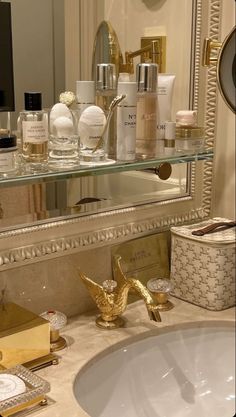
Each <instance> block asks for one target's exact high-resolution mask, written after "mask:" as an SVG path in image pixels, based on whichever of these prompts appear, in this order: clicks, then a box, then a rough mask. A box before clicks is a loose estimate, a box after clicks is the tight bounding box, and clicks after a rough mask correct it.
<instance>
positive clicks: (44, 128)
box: [18, 92, 48, 172]
mask: <svg viewBox="0 0 236 417" xmlns="http://www.w3.org/2000/svg"><path fill="white" fill-rule="evenodd" d="M24 99H25V110H24V111H22V112H20V115H19V119H18V128H19V131H20V136H21V141H22V158H23V161H24V162H25V167H26V171H31V172H37V171H45V169H46V166H47V161H48V114H47V112H46V111H44V110H42V95H41V93H39V92H26V93H25V94H24Z"/></svg>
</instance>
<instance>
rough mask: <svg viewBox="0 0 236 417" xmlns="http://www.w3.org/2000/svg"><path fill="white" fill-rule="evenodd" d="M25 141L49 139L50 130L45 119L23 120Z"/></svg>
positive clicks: (39, 141) (34, 141)
mask: <svg viewBox="0 0 236 417" xmlns="http://www.w3.org/2000/svg"><path fill="white" fill-rule="evenodd" d="M22 131H23V141H24V142H30V143H42V142H46V141H47V140H48V130H47V124H46V123H45V121H43V120H42V121H32V122H30V121H23V122H22Z"/></svg>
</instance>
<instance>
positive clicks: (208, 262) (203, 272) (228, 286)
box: [171, 218, 235, 311]
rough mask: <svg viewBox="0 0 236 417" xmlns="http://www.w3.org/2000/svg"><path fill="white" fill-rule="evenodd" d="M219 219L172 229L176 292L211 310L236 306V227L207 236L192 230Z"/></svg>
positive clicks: (177, 295) (174, 292) (173, 277)
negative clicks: (194, 233) (193, 232)
mask: <svg viewBox="0 0 236 417" xmlns="http://www.w3.org/2000/svg"><path fill="white" fill-rule="evenodd" d="M215 221H227V219H219V218H217V219H211V220H208V221H205V222H203V223H199V224H197V225H196V224H195V225H191V226H182V227H173V228H171V238H172V249H171V281H172V283H173V286H174V288H173V291H172V294H173V295H174V296H176V297H178V298H181V299H183V300H185V301H189V302H190V303H193V304H196V305H198V306H201V307H204V308H206V309H208V310H215V311H216V310H223V309H226V308H229V307H232V306H233V305H235V228H232V229H226V230H222V231H219V232H215V233H213V234H208V235H205V236H200V237H198V236H193V235H192V234H191V233H192V230H195V229H198V228H201V227H205V226H207V225H208V224H211V223H212V222H215Z"/></svg>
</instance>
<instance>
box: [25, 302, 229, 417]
mask: <svg viewBox="0 0 236 417" xmlns="http://www.w3.org/2000/svg"><path fill="white" fill-rule="evenodd" d="M171 301H172V302H173V304H174V308H173V309H172V310H170V311H167V312H163V313H161V317H162V322H161V323H154V322H151V321H150V320H149V319H148V315H147V311H146V308H145V305H144V303H143V302H142V301H138V302H136V303H134V304H132V305H130V306H129V307H128V308H127V310H126V312H125V314H124V318H125V320H126V326H125V327H124V328H123V329H117V330H115V331H105V330H101V329H99V328H97V327H96V326H95V316H96V311H95V312H94V311H93V312H90V313H88V314H84V315H81V316H80V317H77V318H76V317H75V318H73V319H71V320H70V321H69V323H68V325H67V326H66V327H65V328H64V329H63V332H62V334H63V336H64V337H65V338H66V340H67V342H68V347H67V348H66V349H64V350H62V351H60V352H59V356H60V362H59V365H55V366H51V367H48V368H45V369H42V370H41V371H38V372H37V374H38V375H39V376H41V377H42V378H44V379H46V380H47V381H48V382H50V384H51V391H50V393H49V398H50V399H49V401H48V404H49V405H48V406H46V407H45V409H43V407H41V409H40V410H39V411H38V412H37V411H35V412H34V413H33V414H32V416H42V417H51V416H52V415H53V417H62V416H63V415H68V416H70V417H87V416H88V414H86V412H84V411H83V410H82V408H81V407H80V405H79V404H78V402H77V401H76V398H75V394H74V392H73V384H74V383H75V378H76V376H77V374H78V373H79V372H80V370H81V377H83V373H84V372H85V371H83V367H84V366H85V368H84V369H85V370H86V369H87V368H88V365H87V363H88V362H89V364H90V365H89V366H90V367H91V366H92V364H95V365H96V363H97V361H99V359H101V358H104V357H106V356H105V355H106V354H108V353H111V352H113V351H115V349H116V348H117V347H116V344H117V343H118V346H119V347H122V346H123V344H122V342H124V347H126V348H127V347H128V346H129V344H130V343H132V340H133V338H134V340H137V339H139V337H140V338H142V337H148V335H149V334H150V335H154V334H155V335H161V334H162V333H163V332H167V333H168V331H170V332H171V331H173V330H178V329H182V328H186V327H187V328H192V329H193V331H194V328H196V327H198V326H202V325H203V324H205V323H206V325H207V323H208V324H209V323H212V322H214V323H215V326H216V328H217V326H219V327H221V326H223V324H224V322H225V323H226V326H227V325H230V323H231V324H232V326H233V322H234V317H235V316H234V315H235V309H234V308H230V309H228V310H224V311H222V312H221V313H220V315H219V313H217V312H211V311H208V310H205V309H202V308H200V307H197V306H194V305H192V304H189V303H186V302H183V301H181V300H179V299H176V298H173V297H172V298H171ZM232 326H231V328H232ZM156 343H158V336H157V339H156ZM199 343H200V340H199ZM182 348H183V349H184V345H183V347H182ZM227 348H228V347H227V346H225V349H226V351H225V353H226V352H227ZM157 349H158V346H157ZM200 352H201V350H200V348H199V353H200ZM226 356H227V353H226ZM186 359H187V358H186ZM200 359H201V357H199V358H198V360H200ZM163 360H164V359H163ZM196 360H197V359H196ZM229 360H230V356H229ZM90 361H91V362H90ZM196 363H197V362H196ZM196 363H193V364H192V366H193V368H194V367H196V366H197V365H196ZM140 366H141V364H140ZM157 366H158V364H157ZM186 366H187V365H186ZM194 369H196V368H194ZM183 371H184V370H183ZM201 371H202V372H203V373H204V370H203V369H201ZM218 372H219V375H220V372H221V370H220V369H218ZM232 372H234V366H233V364H232ZM196 378H197V375H196ZM202 378H203V377H202ZM232 378H234V376H233V375H232ZM220 381H221V382H222V383H223V380H222V379H220ZM136 382H137V378H136ZM192 382H193V381H192ZM101 383H102V381H101ZM179 384H180V386H181V383H180V381H179ZM159 387H160V386H159V385H158V384H157V386H156V398H157V399H158V389H159ZM96 388H98V387H97V386H94V387H91V390H92V391H91V397H93V396H94V395H95V398H96V394H95V393H96ZM138 389H139V388H138V387H137V390H138ZM222 392H224V388H222ZM88 394H89V393H88ZM127 395H131V393H127ZM140 395H142V394H140ZM211 395H213V396H214V395H215V392H213V393H212V394H211ZM225 395H226V394H225ZM200 398H201V397H198V396H197V397H196V404H198V401H200ZM215 398H217V399H219V401H221V400H222V398H220V396H218V397H215ZM54 401H55V403H53V402H54ZM222 401H227V400H226V399H225V400H222ZM232 403H233V400H232ZM185 404H186V407H187V406H188V401H187V400H186V403H185ZM189 405H190V404H189ZM177 406H178V405H177V404H176V407H177ZM222 406H224V403H222ZM104 407H105V405H104ZM147 407H148V402H147ZM232 407H233V405H232ZM211 411H212V412H213V414H212V415H214V410H211ZM124 412H125V409H124ZM202 413H204V409H203V410H202ZM98 415H100V414H98ZM102 415H103V414H102V411H101V416H102ZM92 417H94V416H92ZM170 417H172V416H170Z"/></svg>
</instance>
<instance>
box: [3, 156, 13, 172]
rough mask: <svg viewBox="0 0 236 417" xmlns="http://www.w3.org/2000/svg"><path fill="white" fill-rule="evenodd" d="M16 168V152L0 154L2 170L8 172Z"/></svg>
mask: <svg viewBox="0 0 236 417" xmlns="http://www.w3.org/2000/svg"><path fill="white" fill-rule="evenodd" d="M14 169H15V159H14V152H9V153H7V152H6V153H5V152H4V154H2V155H1V154H0V172H8V171H12V170H14Z"/></svg>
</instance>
